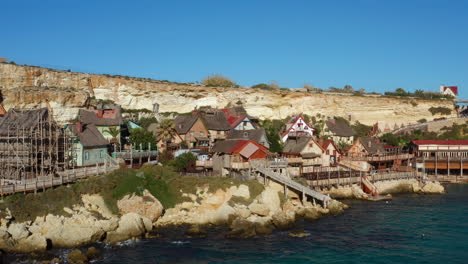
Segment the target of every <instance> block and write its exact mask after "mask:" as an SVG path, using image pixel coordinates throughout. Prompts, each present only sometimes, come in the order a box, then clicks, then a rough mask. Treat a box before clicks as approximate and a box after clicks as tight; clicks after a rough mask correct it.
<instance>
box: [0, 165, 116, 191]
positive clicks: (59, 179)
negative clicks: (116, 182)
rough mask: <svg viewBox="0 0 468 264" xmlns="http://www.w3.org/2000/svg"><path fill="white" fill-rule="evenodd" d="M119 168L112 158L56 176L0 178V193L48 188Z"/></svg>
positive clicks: (62, 172)
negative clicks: (18, 179)
mask: <svg viewBox="0 0 468 264" xmlns="http://www.w3.org/2000/svg"><path fill="white" fill-rule="evenodd" d="M118 168H119V164H118V163H117V162H116V161H115V160H112V161H110V162H106V163H105V164H101V165H100V164H96V166H93V167H81V168H75V169H70V170H65V171H61V172H58V174H59V175H58V176H54V175H48V176H42V177H36V178H34V179H27V180H21V181H16V180H7V179H1V183H0V195H1V196H4V195H10V194H14V193H26V192H37V191H41V190H42V191H44V190H46V189H48V188H52V187H56V186H60V185H64V184H68V183H72V182H75V181H77V180H80V179H84V178H87V177H89V176H95V175H101V174H106V173H108V172H111V171H114V170H116V169H118Z"/></svg>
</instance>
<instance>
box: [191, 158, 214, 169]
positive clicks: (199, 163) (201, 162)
mask: <svg viewBox="0 0 468 264" xmlns="http://www.w3.org/2000/svg"><path fill="white" fill-rule="evenodd" d="M195 166H197V167H205V168H213V160H197V161H196V163H195Z"/></svg>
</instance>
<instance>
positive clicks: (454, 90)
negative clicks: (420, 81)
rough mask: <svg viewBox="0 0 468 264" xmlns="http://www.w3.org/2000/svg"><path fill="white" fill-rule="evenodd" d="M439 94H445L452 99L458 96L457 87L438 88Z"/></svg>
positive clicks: (442, 86)
mask: <svg viewBox="0 0 468 264" xmlns="http://www.w3.org/2000/svg"><path fill="white" fill-rule="evenodd" d="M440 93H441V94H446V95H451V96H453V97H457V96H458V86H444V85H441V86H440Z"/></svg>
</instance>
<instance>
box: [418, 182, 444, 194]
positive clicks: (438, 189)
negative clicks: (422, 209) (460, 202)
mask: <svg viewBox="0 0 468 264" xmlns="http://www.w3.org/2000/svg"><path fill="white" fill-rule="evenodd" d="M420 191H421V192H422V193H434V194H442V193H445V188H444V186H442V185H441V184H440V183H439V182H428V183H426V184H425V185H424V186H423V187H422V189H421V190H420Z"/></svg>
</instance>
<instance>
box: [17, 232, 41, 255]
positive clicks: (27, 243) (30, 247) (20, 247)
mask: <svg viewBox="0 0 468 264" xmlns="http://www.w3.org/2000/svg"><path fill="white" fill-rule="evenodd" d="M46 249H47V239H46V238H45V237H44V236H43V235H42V234H38V233H36V234H32V235H30V236H28V237H27V238H24V239H21V240H19V241H17V243H16V244H15V245H14V247H13V248H11V250H12V251H15V252H20V253H30V252H42V251H45V250H46Z"/></svg>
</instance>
